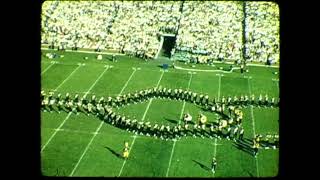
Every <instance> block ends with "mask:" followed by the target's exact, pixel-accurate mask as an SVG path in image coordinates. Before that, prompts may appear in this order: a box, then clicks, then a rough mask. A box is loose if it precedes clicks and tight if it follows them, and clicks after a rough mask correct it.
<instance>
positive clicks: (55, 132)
mask: <svg viewBox="0 0 320 180" xmlns="http://www.w3.org/2000/svg"><path fill="white" fill-rule="evenodd" d="M79 67H80V66H79ZM107 69H108V68H106V69H105V70H104V71H103V73H104V72H105V71H106V70H107ZM103 73H102V74H103ZM100 77H101V76H99V78H100ZM96 83H97V81H96V82H95V83H94V84H93V85H91V87H90V88H89V90H88V91H87V92H86V94H87V93H89V92H90V91H91V89H92V88H93V86H94V85H95V84H96ZM71 114H72V112H69V114H68V116H67V117H66V118H65V119H64V121H63V122H62V123H61V124H60V126H59V127H58V128H57V129H60V128H61V127H62V126H63V125H64V123H65V122H66V121H67V120H68V119H69V117H70V115H71ZM57 132H58V131H57V130H55V131H54V133H53V134H52V135H51V137H50V138H49V140H48V141H47V143H46V144H45V145H44V146H43V147H42V148H41V152H43V150H44V149H45V148H46V146H47V145H48V144H49V142H50V141H51V139H52V138H53V137H54V136H55V135H56V134H57Z"/></svg>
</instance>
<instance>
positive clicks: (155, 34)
mask: <svg viewBox="0 0 320 180" xmlns="http://www.w3.org/2000/svg"><path fill="white" fill-rule="evenodd" d="M244 12H246V13H244ZM244 17H246V18H245V25H246V26H245V27H246V28H245V38H246V41H245V42H246V44H245V46H244V47H243V43H244V42H243V39H242V32H243V24H242V22H243V18H244ZM41 25H42V29H41V32H42V33H41V36H42V38H41V42H42V43H43V44H48V45H49V47H50V48H58V49H66V48H71V49H77V48H89V49H95V50H97V51H100V50H116V51H118V52H122V53H125V54H128V55H130V56H131V55H132V56H138V57H141V58H154V57H155V56H156V54H157V52H158V50H159V48H161V42H160V38H159V33H171V34H176V35H177V36H176V38H177V39H176V47H175V48H176V49H177V51H184V52H188V53H190V55H192V56H200V57H202V56H204V55H205V56H207V57H206V58H199V59H198V62H200V63H206V62H207V61H208V60H210V59H221V60H237V59H242V49H243V48H245V53H246V58H247V59H248V61H263V62H265V61H266V60H267V59H268V60H270V61H275V62H277V61H279V9H278V8H277V6H276V4H274V3H272V2H246V6H245V11H243V4H242V2H235V1H234V2H221V1H219V2H214V1H184V2H183V1H138V2H137V1H103V2H101V1H95V2H92V1H81V2H78V1H62V2H59V1H46V2H45V3H44V4H43V11H42V21H41Z"/></svg>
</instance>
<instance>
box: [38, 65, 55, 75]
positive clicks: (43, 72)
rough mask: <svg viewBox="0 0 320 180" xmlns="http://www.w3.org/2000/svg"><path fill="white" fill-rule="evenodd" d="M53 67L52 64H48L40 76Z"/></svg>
mask: <svg viewBox="0 0 320 180" xmlns="http://www.w3.org/2000/svg"><path fill="white" fill-rule="evenodd" d="M53 65H54V63H52V64H50V65H49V66H48V67H47V68H46V69H45V70H43V71H42V72H41V75H42V74H43V73H45V72H46V71H47V70H48V69H50V68H51V66H53Z"/></svg>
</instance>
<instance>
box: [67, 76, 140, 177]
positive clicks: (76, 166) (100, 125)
mask: <svg viewBox="0 0 320 180" xmlns="http://www.w3.org/2000/svg"><path fill="white" fill-rule="evenodd" d="M135 72H136V70H133V72H132V73H131V75H130V77H129V79H128V80H127V82H126V83H125V84H124V86H123V87H122V89H121V91H120V93H119V95H121V93H122V92H123V90H124V89H125V88H126V87H127V85H128V83H129V81H130V80H131V78H132V76H133V74H134V73H135ZM103 123H104V121H101V123H100V124H99V127H98V128H97V129H96V131H95V132H94V134H93V136H92V138H91V140H90V142H89V143H88V145H87V146H86V148H85V149H84V151H83V153H82V155H81V156H80V159H79V160H78V162H77V164H76V165H75V167H74V168H73V170H72V172H71V173H70V175H69V176H72V175H73V174H74V172H75V170H76V169H77V168H78V166H79V164H80V162H81V160H82V158H83V157H84V155H85V154H86V153H87V151H88V149H89V147H90V145H91V143H92V142H93V140H94V138H95V137H96V136H97V134H98V133H99V131H100V129H101V127H102V125H103Z"/></svg>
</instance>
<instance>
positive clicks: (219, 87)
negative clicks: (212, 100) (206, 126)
mask: <svg viewBox="0 0 320 180" xmlns="http://www.w3.org/2000/svg"><path fill="white" fill-rule="evenodd" d="M220 89H221V75H219V86H218V101H219V100H220ZM216 155H217V138H215V139H214V152H213V157H216ZM212 173H213V176H214V172H213V171H212Z"/></svg>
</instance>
